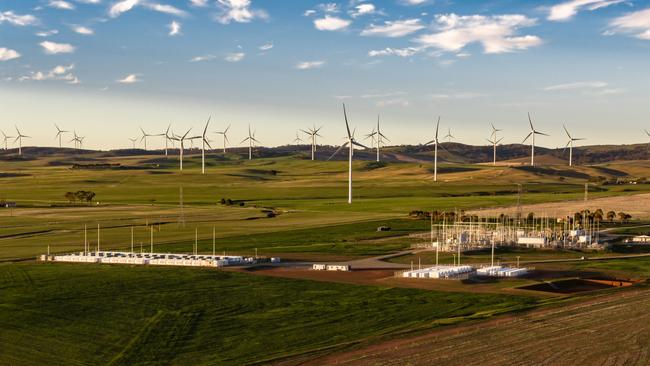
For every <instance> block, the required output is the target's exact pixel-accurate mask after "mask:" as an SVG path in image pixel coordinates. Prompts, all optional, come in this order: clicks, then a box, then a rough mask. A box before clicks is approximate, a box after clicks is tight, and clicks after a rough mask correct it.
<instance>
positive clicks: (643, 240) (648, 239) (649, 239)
mask: <svg viewBox="0 0 650 366" xmlns="http://www.w3.org/2000/svg"><path fill="white" fill-rule="evenodd" d="M630 241H631V242H632V243H638V244H648V243H650V236H649V235H637V236H633V237H632V240H630Z"/></svg>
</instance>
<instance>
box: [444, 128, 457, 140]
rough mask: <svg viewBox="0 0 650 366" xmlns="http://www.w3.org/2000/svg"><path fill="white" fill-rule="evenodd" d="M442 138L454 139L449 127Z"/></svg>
mask: <svg viewBox="0 0 650 366" xmlns="http://www.w3.org/2000/svg"><path fill="white" fill-rule="evenodd" d="M443 138H444V139H447V142H451V139H455V137H454V135H452V134H451V128H447V134H446V135H445V137H443Z"/></svg>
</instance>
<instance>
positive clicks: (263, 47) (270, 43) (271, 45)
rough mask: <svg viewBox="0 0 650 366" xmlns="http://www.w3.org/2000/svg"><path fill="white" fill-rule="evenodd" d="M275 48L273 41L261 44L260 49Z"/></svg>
mask: <svg viewBox="0 0 650 366" xmlns="http://www.w3.org/2000/svg"><path fill="white" fill-rule="evenodd" d="M271 48H273V42H267V43H265V44H263V45H261V46H260V51H268V50H270V49H271Z"/></svg>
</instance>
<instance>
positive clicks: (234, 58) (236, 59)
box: [225, 52, 246, 62]
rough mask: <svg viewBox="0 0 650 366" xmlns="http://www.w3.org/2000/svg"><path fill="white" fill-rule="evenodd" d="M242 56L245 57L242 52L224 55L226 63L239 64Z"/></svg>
mask: <svg viewBox="0 0 650 366" xmlns="http://www.w3.org/2000/svg"><path fill="white" fill-rule="evenodd" d="M244 56H246V54H245V53H243V52H235V53H229V54H228V55H226V58H225V60H226V61H228V62H239V61H241V60H243V59H244Z"/></svg>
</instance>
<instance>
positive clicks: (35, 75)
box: [18, 64, 81, 84]
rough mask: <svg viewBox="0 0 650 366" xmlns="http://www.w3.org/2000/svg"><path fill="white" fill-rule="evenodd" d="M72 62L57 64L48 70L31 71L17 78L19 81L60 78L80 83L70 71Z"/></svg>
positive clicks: (71, 82) (72, 65) (72, 82)
mask: <svg viewBox="0 0 650 366" xmlns="http://www.w3.org/2000/svg"><path fill="white" fill-rule="evenodd" d="M73 69H74V64H70V65H59V66H56V67H54V68H53V69H52V70H50V71H48V72H42V71H36V72H34V71H32V72H30V73H29V75H24V76H21V77H20V78H18V80H19V81H44V80H61V81H65V82H66V83H68V84H80V83H81V82H80V81H79V79H78V78H77V77H76V76H75V75H74V74H73V73H72V70H73Z"/></svg>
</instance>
